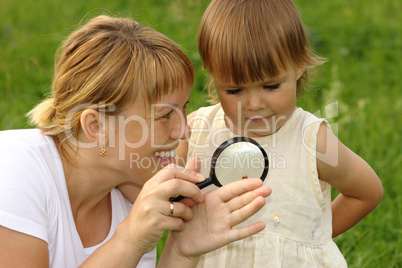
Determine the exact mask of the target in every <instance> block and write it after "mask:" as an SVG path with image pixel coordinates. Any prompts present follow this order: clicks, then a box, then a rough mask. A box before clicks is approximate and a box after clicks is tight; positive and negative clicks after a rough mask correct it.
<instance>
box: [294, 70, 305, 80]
mask: <svg viewBox="0 0 402 268" xmlns="http://www.w3.org/2000/svg"><path fill="white" fill-rule="evenodd" d="M305 70H306V69H305V68H300V67H297V69H296V75H297V79H296V80H299V79H300V77H301V76H302V75H303V73H304V71H305Z"/></svg>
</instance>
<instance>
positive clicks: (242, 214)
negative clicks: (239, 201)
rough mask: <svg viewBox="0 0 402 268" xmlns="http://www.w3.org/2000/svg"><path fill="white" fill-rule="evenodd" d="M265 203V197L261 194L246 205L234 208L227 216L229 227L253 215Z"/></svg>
mask: <svg viewBox="0 0 402 268" xmlns="http://www.w3.org/2000/svg"><path fill="white" fill-rule="evenodd" d="M265 203H266V200H265V198H264V197H262V196H258V197H257V198H255V199H254V200H253V201H251V202H250V203H249V204H247V205H246V206H244V207H242V208H239V209H237V210H234V211H233V212H232V213H231V214H230V216H229V225H230V227H234V226H236V225H238V224H239V223H242V222H243V221H245V220H247V219H248V218H250V217H251V216H253V215H254V214H255V213H256V212H258V211H259V210H260V209H261V208H262V207H263V206H264V205H265Z"/></svg>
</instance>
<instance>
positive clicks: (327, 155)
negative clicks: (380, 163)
mask: <svg viewBox="0 0 402 268" xmlns="http://www.w3.org/2000/svg"><path fill="white" fill-rule="evenodd" d="M317 169H318V173H319V178H320V179H321V180H323V181H326V182H328V183H329V184H330V185H331V186H333V187H334V188H336V189H337V190H339V192H340V194H339V195H338V196H337V197H336V198H335V200H334V201H333V202H332V205H331V208H332V228H333V232H332V236H333V237H335V236H337V235H339V234H342V233H343V232H345V231H347V230H348V229H350V228H351V227H352V226H354V225H355V224H356V223H358V222H359V221H360V220H361V219H363V218H364V217H365V216H366V215H367V214H368V213H370V212H371V211H372V210H373V209H374V208H375V207H376V206H377V205H378V203H379V202H380V200H381V198H382V195H383V188H382V184H381V181H380V179H379V178H378V176H377V174H376V173H375V172H374V170H373V169H372V168H371V167H370V166H369V165H368V164H367V163H366V162H365V161H364V160H363V159H362V158H361V157H359V156H358V155H357V154H355V153H354V152H352V151H351V150H350V149H349V148H347V147H346V146H345V145H343V144H342V143H341V142H340V141H339V140H338V138H337V137H336V136H335V135H334V134H333V133H332V132H331V131H330V130H329V129H328V128H327V127H326V126H325V125H323V124H321V126H320V129H319V131H318V137H317Z"/></svg>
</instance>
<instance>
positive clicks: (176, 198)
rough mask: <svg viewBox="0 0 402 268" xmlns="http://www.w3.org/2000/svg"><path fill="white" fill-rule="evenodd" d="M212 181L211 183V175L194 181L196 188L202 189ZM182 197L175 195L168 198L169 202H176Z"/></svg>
mask: <svg viewBox="0 0 402 268" xmlns="http://www.w3.org/2000/svg"><path fill="white" fill-rule="evenodd" d="M212 183H213V182H212V179H211V177H209V178H206V179H205V181H202V182H199V183H196V184H195V185H197V186H198V188H200V189H203V188H205V187H207V186H209V185H211V184H212ZM183 198H184V196H181V195H179V196H176V197H171V198H170V199H169V201H170V202H178V201H180V200H182V199H183Z"/></svg>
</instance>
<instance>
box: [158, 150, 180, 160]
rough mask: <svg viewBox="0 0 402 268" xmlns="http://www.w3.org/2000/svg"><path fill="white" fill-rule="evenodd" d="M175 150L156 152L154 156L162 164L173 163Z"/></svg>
mask: <svg viewBox="0 0 402 268" xmlns="http://www.w3.org/2000/svg"><path fill="white" fill-rule="evenodd" d="M175 155H176V150H175V149H173V150H167V151H157V152H154V156H155V157H156V158H158V159H159V161H161V162H162V163H174V162H175V159H174V157H175Z"/></svg>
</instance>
